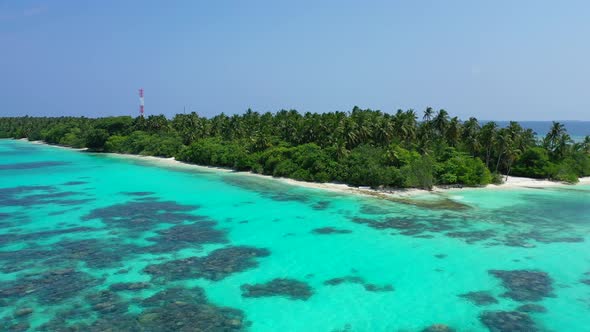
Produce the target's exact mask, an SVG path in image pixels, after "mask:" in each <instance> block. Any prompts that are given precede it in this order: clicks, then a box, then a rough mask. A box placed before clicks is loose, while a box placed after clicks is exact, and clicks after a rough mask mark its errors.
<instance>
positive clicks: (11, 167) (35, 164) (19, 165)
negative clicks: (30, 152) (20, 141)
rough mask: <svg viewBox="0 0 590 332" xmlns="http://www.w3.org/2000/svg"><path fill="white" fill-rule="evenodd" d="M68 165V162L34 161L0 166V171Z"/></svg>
mask: <svg viewBox="0 0 590 332" xmlns="http://www.w3.org/2000/svg"><path fill="white" fill-rule="evenodd" d="M69 164H70V163H69V162H65V161H36V162H28V163H15V164H0V171H9V170H25V169H35V168H47V167H55V166H65V165H69Z"/></svg>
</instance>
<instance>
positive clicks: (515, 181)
mask: <svg viewBox="0 0 590 332" xmlns="http://www.w3.org/2000/svg"><path fill="white" fill-rule="evenodd" d="M22 140H24V141H26V139H22ZM30 143H33V144H42V145H46V146H51V147H55V148H61V149H71V150H76V151H85V150H87V149H74V148H70V147H64V146H59V145H51V144H47V143H45V142H43V141H32V142H30ZM105 155H109V156H111V157H115V158H124V159H135V160H141V161H147V162H149V163H152V164H154V165H159V166H164V167H174V168H182V169H195V170H199V171H210V172H235V171H233V170H231V169H228V168H221V167H212V166H201V165H195V164H189V163H185V162H182V161H178V160H176V159H174V158H163V157H154V156H141V155H132V154H121V153H105ZM237 173H239V174H242V175H246V176H255V177H260V178H265V179H272V180H275V181H281V182H283V183H287V184H290V185H293V186H300V187H306V188H313V189H322V190H329V191H333V192H339V193H347V194H357V195H359V194H360V195H367V196H381V197H383V196H391V197H397V198H403V197H410V196H415V195H420V194H428V193H442V192H446V191H456V190H462V189H461V188H443V187H434V188H433V190H432V191H427V190H423V189H415V188H397V189H387V190H386V191H381V190H375V189H370V188H364V187H361V188H358V187H351V186H348V185H346V184H339V183H316V182H306V181H299V180H294V179H289V178H277V177H273V176H270V175H262V174H256V173H252V172H237ZM504 179H505V181H504V183H502V184H500V185H495V184H489V185H487V186H484V187H464V188H465V189H521V188H537V189H539V188H549V187H555V186H571V185H570V184H566V183H562V182H556V181H549V180H540V179H532V178H524V177H516V176H508V177H506V176H505V177H504ZM578 184H582V185H590V177H584V178H580V181H579V182H578Z"/></svg>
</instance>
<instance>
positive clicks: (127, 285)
mask: <svg viewBox="0 0 590 332" xmlns="http://www.w3.org/2000/svg"><path fill="white" fill-rule="evenodd" d="M146 288H150V284H149V283H148V282H118V283H114V284H111V285H110V286H109V290H112V291H114V292H121V291H137V290H141V289H146Z"/></svg>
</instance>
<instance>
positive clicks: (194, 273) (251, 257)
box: [144, 246, 270, 281]
mask: <svg viewBox="0 0 590 332" xmlns="http://www.w3.org/2000/svg"><path fill="white" fill-rule="evenodd" d="M268 255H270V251H268V250H267V249H261V248H254V247H246V246H239V247H227V248H222V249H217V250H214V251H212V252H211V253H210V254H209V255H207V256H205V257H189V258H185V259H179V260H173V261H169V262H166V263H162V264H152V265H149V266H147V267H146V268H145V270H144V271H145V272H146V273H149V274H151V275H152V276H154V277H156V278H157V279H162V281H172V280H181V279H192V278H205V279H209V280H215V281H217V280H221V279H223V278H225V277H227V276H229V275H230V274H233V273H237V272H241V271H245V270H248V269H251V268H255V267H257V266H258V261H257V260H256V258H260V257H266V256H268Z"/></svg>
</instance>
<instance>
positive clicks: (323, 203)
mask: <svg viewBox="0 0 590 332" xmlns="http://www.w3.org/2000/svg"><path fill="white" fill-rule="evenodd" d="M329 207H330V201H319V202H317V203H314V204H313V205H312V206H311V208H312V209H314V210H316V211H321V210H326V209H328V208H329Z"/></svg>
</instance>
